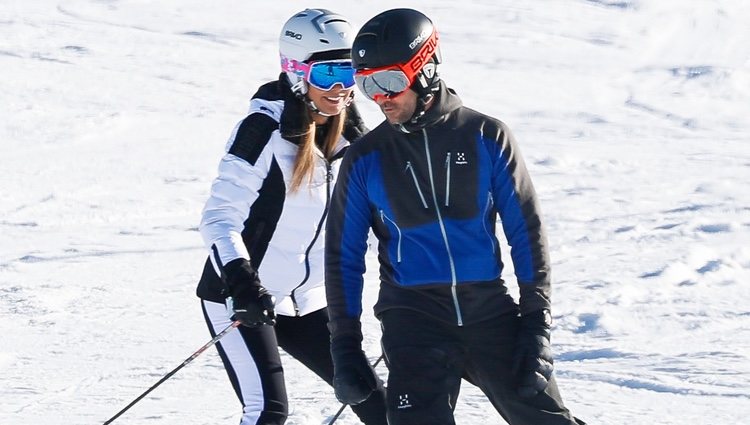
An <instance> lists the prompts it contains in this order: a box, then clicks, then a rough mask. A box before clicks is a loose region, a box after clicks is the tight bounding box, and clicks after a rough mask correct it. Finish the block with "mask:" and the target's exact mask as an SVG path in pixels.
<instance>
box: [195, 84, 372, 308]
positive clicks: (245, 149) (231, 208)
mask: <svg viewBox="0 0 750 425" xmlns="http://www.w3.org/2000/svg"><path fill="white" fill-rule="evenodd" d="M288 90H289V88H288V83H287V82H286V79H285V78H280V80H279V81H274V82H271V83H268V84H266V85H264V86H263V87H261V88H260V89H259V91H258V93H256V94H255V96H253V99H252V100H251V102H250V111H249V114H248V115H247V116H246V117H245V118H244V119H243V120H242V121H241V122H240V123H238V124H237V126H236V127H235V129H234V131H233V132H232V135H231V137H230V139H229V141H228V143H227V145H226V154H225V155H224V157H223V158H222V160H221V162H220V164H219V173H218V177H216V179H215V180H214V182H213V184H212V186H211V195H210V197H209V199H208V201H207V202H206V204H205V207H204V209H203V216H202V219H201V223H200V233H201V235H202V237H203V240H204V243H205V245H206V247H207V248H208V249H209V250H210V255H209V259H208V260H207V261H206V264H205V266H204V270H203V275H202V277H201V280H200V282H199V284H198V288H197V295H198V296H199V297H201V298H203V299H206V300H209V301H214V302H222V303H223V302H224V300H225V299H226V297H227V296H228V295H229V294H228V291H227V289H226V286H225V284H224V283H223V281H222V279H221V277H220V275H221V269H222V268H223V266H224V265H225V264H227V263H228V262H230V261H232V260H235V259H237V258H245V259H248V260H249V261H250V264H251V265H252V266H253V267H254V268H255V269H256V270H257V271H258V275H259V277H260V280H261V284H262V285H263V286H264V287H265V288H266V289H267V290H268V291H269V292H270V293H271V294H272V295H273V296H274V297H275V298H276V313H277V314H281V315H287V316H293V315H305V314H308V313H311V312H313V311H316V310H319V309H321V308H324V307H325V306H326V299H325V289H324V283H323V282H324V262H323V254H324V252H323V245H324V242H325V221H326V216H327V213H328V204H329V199H330V195H331V192H332V189H333V184H334V180H335V177H336V175H337V174H338V168H339V164H340V162H341V161H340V159H341V157H343V154H344V151H345V150H346V148H347V147H348V145H349V143H350V141H353V140H354V139H356V138H358V137H359V136H361V135H362V134H364V133H365V132H366V131H367V130H366V128H365V126H364V124H363V122H362V120H361V118H360V117H359V114H358V113H357V111H356V109H355V108H354V106H353V105H350V106H349V108H348V109H347V114H348V118H347V122H346V125H345V130H344V134H343V136H342V137H341V138H340V140H339V142H338V145H337V146H336V148H335V154H334V157H333V160H331V161H328V160H326V159H325V158H324V157H323V154H322V152H320V150H318V149H317V147H316V152H317V153H318V157H317V159H316V165H315V171H314V175H313V178H312V181H311V182H310V183H309V185H306V184H305V183H306V181H304V182H303V185H302V186H301V187H300V188H299V189H298V190H297V191H295V192H288V191H287V188H288V187H290V184H291V178H292V171H293V169H294V161H295V158H296V155H297V151H298V142H299V140H296V139H292V140H287V139H285V138H284V137H282V136H281V133H280V130H279V123H280V122H286V120H289V121H294V120H295V117H291V118H289V117H286V116H285V117H284V118H282V114H284V99H285V98H288V97H289V95H290V94H291V92H288ZM288 110H291V108H288ZM325 132H327V128H326V126H318V128H317V133H318V134H316V137H317V138H324V137H325Z"/></svg>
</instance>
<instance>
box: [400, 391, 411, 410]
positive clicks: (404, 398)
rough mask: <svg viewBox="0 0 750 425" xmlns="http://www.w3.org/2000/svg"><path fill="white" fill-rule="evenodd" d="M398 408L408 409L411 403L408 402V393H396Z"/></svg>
mask: <svg viewBox="0 0 750 425" xmlns="http://www.w3.org/2000/svg"><path fill="white" fill-rule="evenodd" d="M397 407H398V408H399V409H408V408H410V407H411V403H410V402H409V394H399V395H398V406H397Z"/></svg>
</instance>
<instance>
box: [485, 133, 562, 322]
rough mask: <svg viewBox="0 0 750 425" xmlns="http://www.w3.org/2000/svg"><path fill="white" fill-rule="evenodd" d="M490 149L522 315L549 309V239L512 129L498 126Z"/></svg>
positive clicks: (494, 189)
mask: <svg viewBox="0 0 750 425" xmlns="http://www.w3.org/2000/svg"><path fill="white" fill-rule="evenodd" d="M499 124H500V125H499V128H498V132H497V136H496V137H495V138H494V139H495V140H494V142H495V143H492V145H493V146H490V148H489V150H490V152H491V156H492V161H493V167H492V194H493V201H494V202H495V208H496V209H497V211H498V213H499V214H500V221H501V224H502V228H503V232H504V233H505V237H506V239H507V241H508V245H510V249H511V250H510V253H511V259H512V261H513V267H514V269H515V274H516V279H517V280H518V285H519V288H520V297H521V299H520V307H521V314H527V313H530V312H533V311H536V310H542V309H549V308H550V265H549V252H548V245H547V236H546V234H545V231H544V227H543V225H542V218H541V210H540V207H539V202H538V200H537V196H536V192H535V190H534V185H533V184H532V182H531V177H530V176H529V173H528V171H527V169H526V165H525V163H524V161H523V158H522V157H521V152H520V150H519V148H518V144H517V142H516V140H515V138H514V137H513V134H512V133H511V131H510V129H509V128H508V127H507V126H506V125H505V124H503V123H499Z"/></svg>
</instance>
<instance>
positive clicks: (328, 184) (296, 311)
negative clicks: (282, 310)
mask: <svg viewBox="0 0 750 425" xmlns="http://www.w3.org/2000/svg"><path fill="white" fill-rule="evenodd" d="M332 160H333V159H332ZM325 163H326V205H325V207H324V208H323V215H321V216H320V221H318V227H317V228H316V229H315V236H313V238H312V241H310V244H309V245H308V246H307V248H306V249H305V277H304V278H303V279H302V282H300V284H299V285H297V286H296V287H294V289H292V293H291V295H290V298H291V299H292V305H293V306H294V315H295V316H299V305H297V297H296V296H295V294H294V292H295V291H296V290H297V289H299V288H300V287H302V285H304V284H305V283H307V280H308V279H309V278H310V250H311V249H312V247H313V245H315V242H316V241H317V240H318V237H319V236H320V231H321V230H322V229H323V223H324V222H325V221H326V216H328V205H329V204H330V202H331V182H332V181H333V171H332V167H331V163H330V162H329V161H327V160H326V161H325Z"/></svg>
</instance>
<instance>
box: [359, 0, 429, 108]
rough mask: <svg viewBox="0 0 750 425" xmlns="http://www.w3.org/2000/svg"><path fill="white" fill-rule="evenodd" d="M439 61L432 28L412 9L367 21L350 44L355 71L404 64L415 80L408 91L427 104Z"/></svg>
mask: <svg viewBox="0 0 750 425" xmlns="http://www.w3.org/2000/svg"><path fill="white" fill-rule="evenodd" d="M441 62H442V57H441V55H440V45H439V43H438V34H437V29H436V28H435V25H434V24H433V23H432V21H431V20H430V18H428V17H427V16H425V15H424V14H422V13H421V12H418V11H416V10H413V9H391V10H387V11H385V12H382V13H380V14H378V15H377V16H375V17H373V18H372V19H370V20H369V21H367V22H366V23H365V24H364V25H363V26H362V28H361V29H360V30H359V32H358V33H357V36H356V37H355V38H354V43H353V44H352V66H353V67H354V69H355V70H357V71H362V70H366V69H375V68H383V67H388V66H395V65H408V66H409V67H410V68H411V70H412V71H413V72H415V73H416V77H415V78H414V81H413V82H412V85H411V89H412V90H414V91H415V92H417V94H418V95H419V97H420V99H421V100H423V101H427V100H428V99H429V98H431V97H432V95H433V94H434V92H435V91H437V89H438V82H439V81H440V76H439V73H438V69H437V65H438V64H439V63H441Z"/></svg>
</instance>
